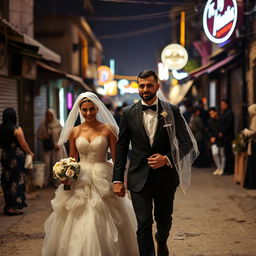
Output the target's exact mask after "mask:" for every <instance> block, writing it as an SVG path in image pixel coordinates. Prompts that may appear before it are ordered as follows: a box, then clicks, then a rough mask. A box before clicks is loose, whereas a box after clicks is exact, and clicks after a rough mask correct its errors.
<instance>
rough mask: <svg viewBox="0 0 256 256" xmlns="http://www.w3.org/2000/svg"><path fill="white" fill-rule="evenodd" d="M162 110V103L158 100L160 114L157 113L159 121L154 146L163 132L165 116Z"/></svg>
mask: <svg viewBox="0 0 256 256" xmlns="http://www.w3.org/2000/svg"><path fill="white" fill-rule="evenodd" d="M162 110H163V108H162V105H161V103H160V100H158V114H157V118H158V122H157V128H156V133H155V136H154V142H153V145H152V148H153V147H154V145H155V143H156V142H157V140H158V138H159V136H160V134H161V132H162V129H163V126H164V118H163V116H161V112H162Z"/></svg>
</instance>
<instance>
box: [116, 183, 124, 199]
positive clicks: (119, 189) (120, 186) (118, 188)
mask: <svg viewBox="0 0 256 256" xmlns="http://www.w3.org/2000/svg"><path fill="white" fill-rule="evenodd" d="M113 192H114V193H115V194H116V195H117V196H119V197H124V196H125V186H124V184H123V183H114V185H113Z"/></svg>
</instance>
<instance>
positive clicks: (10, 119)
mask: <svg viewBox="0 0 256 256" xmlns="http://www.w3.org/2000/svg"><path fill="white" fill-rule="evenodd" d="M16 127H17V115H16V111H15V110H14V109H13V108H6V109H5V110H4V111H3V122H2V124H1V125H0V147H5V145H6V146H7V145H8V144H9V142H10V140H11V138H12V137H13V133H14V129H15V128H16Z"/></svg>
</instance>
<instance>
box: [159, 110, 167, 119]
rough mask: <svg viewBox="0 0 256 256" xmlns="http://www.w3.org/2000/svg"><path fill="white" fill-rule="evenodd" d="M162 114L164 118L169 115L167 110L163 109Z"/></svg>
mask: <svg viewBox="0 0 256 256" xmlns="http://www.w3.org/2000/svg"><path fill="white" fill-rule="evenodd" d="M160 115H161V116H162V117H163V118H166V117H167V116H168V113H167V112H166V111H162V112H161V113H160Z"/></svg>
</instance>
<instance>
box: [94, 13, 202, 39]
mask: <svg viewBox="0 0 256 256" xmlns="http://www.w3.org/2000/svg"><path fill="white" fill-rule="evenodd" d="M196 15H198V14H197V13H193V14H191V15H190V16H187V18H186V20H189V19H191V18H193V17H194V16H196ZM179 22H180V21H179V20H176V21H174V22H168V23H164V24H160V25H157V26H153V27H149V28H145V29H138V30H134V31H131V32H124V33H119V34H111V35H102V36H98V37H99V38H100V39H102V40H104V39H118V38H127V37H133V36H138V35H141V34H146V33H151V32H155V31H159V30H163V29H166V28H168V27H172V26H175V25H176V24H178V23H179Z"/></svg>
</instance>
